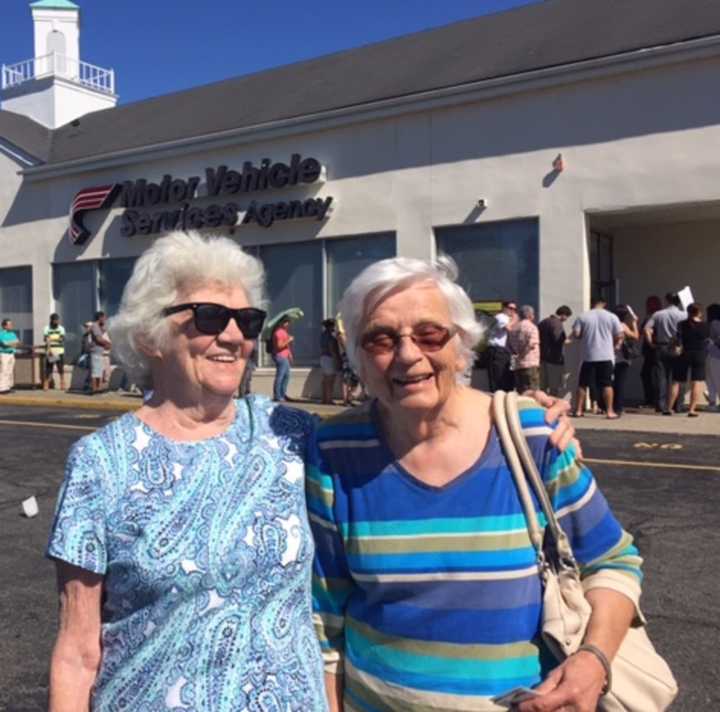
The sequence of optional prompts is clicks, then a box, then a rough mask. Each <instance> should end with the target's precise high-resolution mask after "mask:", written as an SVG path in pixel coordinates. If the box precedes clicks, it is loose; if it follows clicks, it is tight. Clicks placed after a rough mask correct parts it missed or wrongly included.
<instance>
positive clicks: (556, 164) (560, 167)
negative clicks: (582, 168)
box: [552, 153, 565, 173]
mask: <svg viewBox="0 0 720 712" xmlns="http://www.w3.org/2000/svg"><path fill="white" fill-rule="evenodd" d="M552 167H553V170H554V171H557V172H558V173H562V172H563V171H564V170H565V161H564V159H563V155H562V153H558V155H557V156H555V160H554V161H553V162H552Z"/></svg>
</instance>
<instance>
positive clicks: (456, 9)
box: [0, 0, 530, 103]
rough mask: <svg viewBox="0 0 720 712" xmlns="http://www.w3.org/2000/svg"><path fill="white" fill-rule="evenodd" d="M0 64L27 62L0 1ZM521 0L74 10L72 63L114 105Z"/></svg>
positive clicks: (20, 4) (11, 11) (7, 0)
mask: <svg viewBox="0 0 720 712" xmlns="http://www.w3.org/2000/svg"><path fill="white" fill-rule="evenodd" d="M0 1H1V2H2V14H1V15H0V63H4V64H14V63H15V62H19V61H21V60H24V59H30V58H31V57H32V55H33V31H32V20H31V17H30V9H29V4H30V0H0ZM529 1H530V0H474V1H472V0H340V1H338V0H334V1H333V0H313V1H312V2H300V1H298V0H294V1H293V0H263V1H262V2H257V1H256V2H247V0H245V1H242V0H75V2H76V3H77V4H78V5H80V7H81V18H82V29H81V35H80V53H81V59H83V60H84V61H86V62H90V63H92V64H97V65H99V66H101V67H107V68H112V69H115V72H116V81H117V88H118V93H119V94H120V101H121V103H127V102H131V101H137V100H139V99H145V98H147V97H151V96H157V95H159V94H167V93H169V92H173V91H178V90H181V89H187V88H189V87H193V86H198V85H201V84H207V83H209V82H213V81H218V80H220V79H226V78H228V77H234V76H238V75H241V74H248V73H250V72H254V71H258V70H260V69H266V68H268V67H274V66H279V65H283V64H288V63H291V62H296V61H299V60H302V59H307V58H310V57H317V56H319V55H323V54H327V53H329V52H336V51H338V50H343V49H348V48H351V47H358V46H361V45H365V44H369V43H372V42H378V41H380V40H384V39H387V38H389V37H397V36H399V35H404V34H408V33H411V32H417V31H420V30H425V29H428V28H432V27H439V26H441V25H446V24H449V23H451V22H456V21H458V20H464V19H467V18H471V17H476V16H478V15H482V14H485V13H489V12H498V11H501V10H506V9H509V8H512V7H516V6H518V5H525V4H528V2H529Z"/></svg>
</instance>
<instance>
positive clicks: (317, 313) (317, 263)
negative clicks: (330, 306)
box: [260, 241, 323, 366]
mask: <svg viewBox="0 0 720 712" xmlns="http://www.w3.org/2000/svg"><path fill="white" fill-rule="evenodd" d="M260 259H261V260H262V263H263V264H264V265H265V271H266V275H267V291H268V298H269V300H270V305H269V308H268V314H269V315H270V316H271V317H272V316H274V315H275V314H277V313H278V312H280V311H282V310H283V309H289V308H290V307H300V309H302V310H303V312H304V313H305V316H304V317H303V318H302V319H299V320H298V321H295V322H293V324H292V327H291V328H292V335H293V336H294V337H295V341H294V342H293V356H294V364H295V365H296V366H313V365H315V364H316V363H317V361H318V360H319V358H320V324H321V322H322V320H323V300H322V283H323V277H322V243H321V242H320V241H315V242H300V243H297V242H296V243H292V244H287V245H263V246H262V247H261V248H260ZM264 365H265V366H270V365H272V362H271V360H270V359H268V358H267V357H266V358H265V360H264Z"/></svg>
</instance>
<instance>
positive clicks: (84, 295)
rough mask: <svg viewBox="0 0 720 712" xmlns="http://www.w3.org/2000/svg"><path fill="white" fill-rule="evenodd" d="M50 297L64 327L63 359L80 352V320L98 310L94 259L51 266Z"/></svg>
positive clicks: (87, 318)
mask: <svg viewBox="0 0 720 712" xmlns="http://www.w3.org/2000/svg"><path fill="white" fill-rule="evenodd" d="M53 297H54V299H55V311H56V312H57V313H58V314H59V315H60V323H61V324H62V325H63V326H64V327H65V332H66V333H65V353H66V359H67V360H72V359H74V358H76V357H77V355H78V354H79V353H80V337H81V335H82V333H83V327H82V325H83V323H84V322H86V321H89V320H90V319H92V318H93V316H94V312H95V311H96V310H97V301H96V295H95V263H94V262H71V263H69V264H58V265H54V266H53Z"/></svg>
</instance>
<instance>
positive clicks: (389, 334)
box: [360, 323, 457, 354]
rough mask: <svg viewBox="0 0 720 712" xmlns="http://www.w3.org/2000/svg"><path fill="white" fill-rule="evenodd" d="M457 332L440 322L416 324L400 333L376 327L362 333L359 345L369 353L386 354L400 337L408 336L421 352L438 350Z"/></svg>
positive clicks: (398, 341)
mask: <svg viewBox="0 0 720 712" xmlns="http://www.w3.org/2000/svg"><path fill="white" fill-rule="evenodd" d="M456 333H457V329H448V328H447V327H445V326H440V324H432V323H430V324H418V325H417V326H415V327H414V328H413V330H412V332H411V333H410V334H400V333H399V332H397V331H396V330H395V329H389V328H386V327H377V328H375V329H371V330H370V331H368V332H367V333H365V334H363V335H362V337H361V339H360V345H361V346H362V347H363V348H364V349H365V351H367V352H369V353H371V354H387V353H390V352H391V351H395V349H397V347H398V344H399V343H400V339H402V338H403V336H408V337H409V338H411V339H412V340H413V343H414V344H415V345H416V346H417V347H418V348H419V349H420V350H421V351H423V352H425V353H428V352H433V351H440V349H442V348H444V347H445V344H447V342H448V341H450V339H452V337H453V336H455V334H456Z"/></svg>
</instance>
